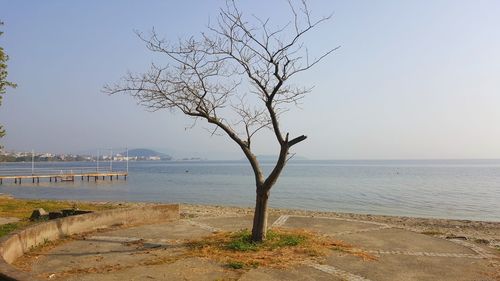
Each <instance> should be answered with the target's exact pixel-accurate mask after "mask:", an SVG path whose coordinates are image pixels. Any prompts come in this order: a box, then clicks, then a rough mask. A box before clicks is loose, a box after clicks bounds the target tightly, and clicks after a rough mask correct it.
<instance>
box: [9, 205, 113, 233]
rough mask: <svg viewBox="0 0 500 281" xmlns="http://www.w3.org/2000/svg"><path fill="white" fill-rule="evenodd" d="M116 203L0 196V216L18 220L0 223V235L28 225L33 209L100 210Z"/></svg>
mask: <svg viewBox="0 0 500 281" xmlns="http://www.w3.org/2000/svg"><path fill="white" fill-rule="evenodd" d="M119 207H121V206H119V205H116V204H104V203H87V202H70V201H55V200H22V199H15V198H12V197H10V196H0V217H11V218H12V217H13V218H18V219H20V221H18V222H13V223H8V224H5V225H0V237H2V236H4V235H7V234H8V233H10V232H12V231H14V230H17V229H20V228H23V227H26V226H29V225H31V224H32V222H30V221H29V217H30V215H31V213H32V212H33V210H35V209H39V208H43V209H44V210H45V211H47V212H54V211H60V210H63V209H81V210H89V211H100V210H108V209H114V208H119Z"/></svg>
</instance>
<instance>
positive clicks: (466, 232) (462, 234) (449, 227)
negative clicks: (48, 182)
mask: <svg viewBox="0 0 500 281" xmlns="http://www.w3.org/2000/svg"><path fill="white" fill-rule="evenodd" d="M0 197H7V198H12V199H15V200H21V201H28V200H30V201H48V202H51V201H52V202H68V203H77V204H78V203H80V204H95V205H114V206H116V207H128V206H145V205H159V204H162V203H158V202H133V201H89V200H55V199H43V198H37V199H25V198H17V197H14V196H12V195H10V194H4V193H0ZM179 205H180V212H181V217H184V218H189V217H234V216H251V215H253V211H254V210H253V208H252V207H238V206H225V205H209V204H190V203H179ZM284 214H286V215H295V216H306V217H329V218H338V219H348V220H360V221H369V222H377V223H383V224H388V225H391V226H393V227H397V228H402V229H406V230H411V231H414V232H417V233H422V234H426V235H432V236H436V237H441V238H456V239H463V240H470V241H473V242H476V243H480V244H483V245H487V246H489V247H491V248H494V249H497V250H500V222H493V221H478V220H467V219H464V220H459V219H442V218H422V217H409V216H392V215H374V214H357V213H344V212H330V211H311V210H301V209H285V208H269V215H278V216H280V215H284ZM271 224H272V222H269V225H271Z"/></svg>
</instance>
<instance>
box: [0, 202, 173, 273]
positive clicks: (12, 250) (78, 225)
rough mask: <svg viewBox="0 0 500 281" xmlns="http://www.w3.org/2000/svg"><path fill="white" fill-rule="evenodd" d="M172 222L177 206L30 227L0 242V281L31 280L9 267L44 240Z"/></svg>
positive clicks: (103, 213) (116, 211)
mask: <svg viewBox="0 0 500 281" xmlns="http://www.w3.org/2000/svg"><path fill="white" fill-rule="evenodd" d="M176 219H179V205H178V204H175V205H151V206H144V207H135V208H127V209H114V210H107V211H101V212H95V213H89V214H84V215H78V216H71V217H65V218H60V219H56V220H52V221H48V222H45V223H40V224H37V225H34V226H31V227H29V228H26V229H24V230H21V231H17V232H14V233H13V234H11V235H9V236H7V237H5V238H3V239H1V240H0V280H35V279H33V277H32V276H30V275H29V274H27V273H26V272H22V271H20V270H17V269H16V268H14V267H12V266H11V265H10V264H11V263H12V262H14V260H15V259H17V258H19V257H20V256H22V255H24V253H26V252H28V251H29V250H30V249H32V248H33V247H36V246H38V245H41V244H43V243H45V242H47V241H53V240H57V239H60V238H63V237H66V236H69V235H73V234H79V233H85V232H91V231H94V230H96V229H100V228H108V227H111V226H113V225H137V224H152V223H156V222H164V221H170V220H176Z"/></svg>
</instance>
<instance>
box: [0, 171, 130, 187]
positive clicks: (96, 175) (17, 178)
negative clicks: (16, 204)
mask: <svg viewBox="0 0 500 281" xmlns="http://www.w3.org/2000/svg"><path fill="white" fill-rule="evenodd" d="M127 176H128V173H127V172H109V171H108V172H80V173H73V172H70V173H59V174H56V173H53V174H50V173H48V174H32V175H0V184H2V183H3V181H4V180H9V179H10V180H14V183H18V184H21V183H22V181H23V180H27V181H30V180H31V182H32V183H35V181H36V182H37V183H39V182H40V179H49V182H52V181H54V182H58V181H60V182H62V181H75V179H78V178H80V179H81V180H82V181H83V180H87V181H90V180H94V181H97V180H101V179H102V180H106V179H108V178H109V180H110V181H112V180H113V178H115V179H119V177H123V179H124V180H127Z"/></svg>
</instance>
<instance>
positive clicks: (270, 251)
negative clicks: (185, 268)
mask: <svg viewBox="0 0 500 281" xmlns="http://www.w3.org/2000/svg"><path fill="white" fill-rule="evenodd" d="M186 246H187V247H188V250H189V251H188V252H189V253H188V256H196V257H204V258H210V259H214V260H216V261H219V262H222V263H224V264H226V265H227V267H229V268H232V269H249V268H255V267H259V266H267V267H277V268H283V267H287V266H290V265H294V264H298V263H301V262H303V261H306V260H316V259H320V258H321V257H324V256H326V255H327V254H328V253H329V252H330V251H331V250H334V251H338V250H339V249H341V250H342V252H344V253H348V254H352V255H356V256H359V257H361V258H363V259H367V260H372V259H374V257H372V256H370V255H369V254H367V253H364V252H362V251H358V250H356V249H354V248H353V247H352V246H351V245H348V244H346V243H343V242H342V241H337V240H334V239H333V238H331V237H326V236H322V235H320V234H316V233H313V232H309V231H305V230H288V229H286V230H285V229H272V230H269V231H268V233H267V239H266V240H265V241H263V242H261V243H254V242H252V241H251V233H250V231H249V230H246V229H245V230H240V231H237V232H219V233H216V234H213V235H211V236H208V237H204V238H202V239H199V240H193V241H189V242H188V243H186Z"/></svg>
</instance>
